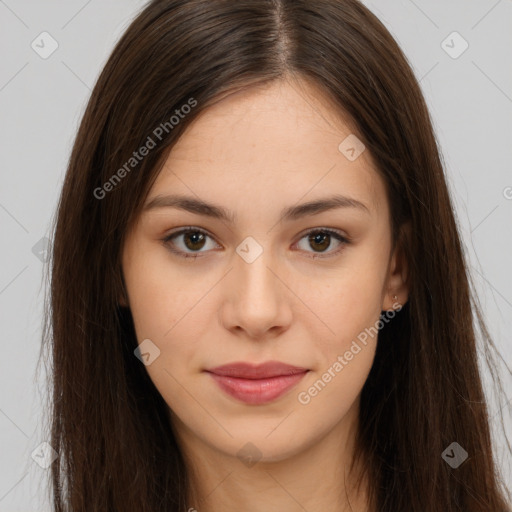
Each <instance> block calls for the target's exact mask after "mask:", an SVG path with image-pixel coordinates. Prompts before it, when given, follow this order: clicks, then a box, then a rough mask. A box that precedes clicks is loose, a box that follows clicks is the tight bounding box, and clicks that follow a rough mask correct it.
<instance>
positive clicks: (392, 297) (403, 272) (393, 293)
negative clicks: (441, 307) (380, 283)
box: [382, 221, 411, 311]
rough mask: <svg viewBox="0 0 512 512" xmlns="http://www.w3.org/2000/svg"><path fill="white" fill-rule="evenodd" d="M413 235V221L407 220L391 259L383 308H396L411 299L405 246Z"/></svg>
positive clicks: (401, 228) (402, 227) (401, 229)
mask: <svg viewBox="0 0 512 512" xmlns="http://www.w3.org/2000/svg"><path fill="white" fill-rule="evenodd" d="M410 236H411V223H410V221H408V222H406V223H405V224H403V225H402V226H401V227H400V230H399V236H398V240H397V243H396V245H395V249H394V251H393V255H392V257H391V261H390V264H389V273H388V278H387V282H386V286H385V296H384V299H383V303H382V310H383V311H386V310H389V311H391V310H396V309H397V308H398V307H400V306H403V305H404V304H405V303H406V302H407V300H408V299H409V281H410V279H409V265H408V261H407V257H406V251H405V247H407V244H408V241H409V240H410Z"/></svg>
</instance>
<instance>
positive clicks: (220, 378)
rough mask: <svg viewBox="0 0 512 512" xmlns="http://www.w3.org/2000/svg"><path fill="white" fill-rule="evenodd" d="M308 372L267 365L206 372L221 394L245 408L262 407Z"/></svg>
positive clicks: (242, 365)
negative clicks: (249, 406) (252, 405)
mask: <svg viewBox="0 0 512 512" xmlns="http://www.w3.org/2000/svg"><path fill="white" fill-rule="evenodd" d="M308 371H309V370H308V369H307V368H301V367H297V366H292V365H289V364H285V363H281V362H279V361H269V362H267V363H263V364H260V365H253V364H251V363H245V362H239V363H231V364H227V365H223V366H218V367H216V368H211V369H209V370H206V372H208V373H209V374H210V375H211V376H212V378H213V380H214V381H215V382H216V383H217V385H218V386H219V387H220V389H221V390H222V391H224V392H225V393H227V394H228V395H230V396H231V397H233V398H236V399H237V400H240V401H242V402H244V403H247V404H254V405H256V404H264V403H268V402H271V401H273V400H276V399H277V398H279V397H280V396H282V395H283V394H284V393H286V392H287V391H289V390H290V389H291V388H292V387H294V386H295V385H296V384H298V382H299V381H300V380H301V379H302V378H303V377H304V375H306V373H307V372H308Z"/></svg>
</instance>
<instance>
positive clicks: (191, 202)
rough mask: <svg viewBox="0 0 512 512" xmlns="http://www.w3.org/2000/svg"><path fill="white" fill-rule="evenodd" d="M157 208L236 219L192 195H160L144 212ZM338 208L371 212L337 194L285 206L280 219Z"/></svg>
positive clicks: (150, 202)
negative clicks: (176, 209)
mask: <svg viewBox="0 0 512 512" xmlns="http://www.w3.org/2000/svg"><path fill="white" fill-rule="evenodd" d="M157 208H178V209H181V210H185V211H188V212H191V213H196V214H198V215H204V216H206V217H212V218H214V219H219V220H223V221H226V222H228V223H230V224H234V223H235V221H236V214H234V213H233V212H231V211H230V210H227V209H226V208H223V207H222V206H217V205H215V204H212V203H208V202H206V201H202V200H200V199H197V198H195V197H192V196H183V195H165V196H162V195H158V196H155V197H154V198H153V199H151V200H150V201H148V202H147V203H146V204H145V205H144V212H147V211H150V210H154V209H157ZM337 208H356V209H358V210H360V211H363V212H365V213H367V214H370V210H369V209H368V207H367V206H366V205H365V204H364V203H362V202H361V201H358V200H357V199H354V198H351V197H347V196H343V195H339V194H337V195H333V196H329V197H326V198H322V199H316V200H314V201H309V202H307V203H302V204H299V205H294V206H289V207H287V208H284V209H283V210H282V211H281V215H280V219H281V221H291V220H296V219H299V218H301V217H306V216H309V215H317V214H319V213H323V212H326V211H328V210H333V209H337Z"/></svg>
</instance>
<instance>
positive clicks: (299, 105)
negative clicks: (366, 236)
mask: <svg viewBox="0 0 512 512" xmlns="http://www.w3.org/2000/svg"><path fill="white" fill-rule="evenodd" d="M352 126H353V125H352V123H351V122H350V120H349V119H347V118H342V117H341V115H340V113H339V109H338V110H335V107H334V105H332V103H330V101H329V99H328V98H326V97H325V96H323V95H322V94H321V93H320V91H319V90H318V89H316V88H315V87H314V85H312V84H310V83H307V82H301V83H290V82H288V81H276V82H272V83H270V84H266V85H264V86H254V87H250V88H247V89H243V90H241V91H238V92H236V93H234V94H231V95H229V96H227V97H225V98H223V99H221V100H220V101H218V102H217V103H215V104H214V105H212V106H210V107H208V108H206V109H205V110H204V111H203V112H201V113H200V114H199V115H198V117H197V118H195V119H194V121H193V122H192V123H191V124H190V125H189V126H188V127H187V129H186V130H185V132H184V133H183V134H182V135H181V137H180V139H179V140H178V141H177V143H176V144H175V145H174V147H173V149H172V150H171V152H170V154H169V156H168V158H167V161H166V162H165V165H164V167H163V169H162V172H161V173H160V175H159V176H158V178H157V180H156V182H155V184H154V185H153V188H152V190H151V192H150V196H152V197H154V196H155V195H158V194H165V193H172V192H176V191H180V192H187V193H188V194H190V193H192V194H196V195H197V196H199V197H202V198H205V199H206V198H208V197H211V196H215V197H218V198H219V200H221V201H223V203H225V204H226V205H227V206H228V205H230V204H231V205H235V204H238V205H239V206H240V207H244V206H245V207H247V206H249V205H250V204H253V205H256V204H257V205H259V206H260V207H263V208H267V209H268V207H269V206H270V205H273V204H277V203H280V204H282V203H286V204H290V203H293V202H297V201H299V200H300V199H301V198H302V199H303V200H311V199H315V198H316V197H318V196H324V195H325V194H326V193H340V194H345V195H350V196H353V197H354V198H356V199H358V200H360V201H361V202H364V203H365V204H367V206H368V208H369V209H371V210H372V211H373V212H374V213H379V212H380V211H381V210H382V209H383V208H386V207H387V204H386V199H385V186H384V182H383V180H382V178H381V176H380V174H379V173H378V172H377V170H376V166H375V165H374V161H373V159H372V157H371V155H370V154H369V152H368V151H367V150H365V151H363V152H362V153H361V154H360V156H358V157H357V158H356V159H355V160H350V159H349V158H347V156H346V154H345V153H344V152H343V151H342V150H343V149H344V148H345V147H346V145H347V143H343V141H345V140H347V141H349V142H353V141H354V140H357V139H354V137H357V135H356V134H355V133H354V129H353V127H352ZM342 143H343V144H342ZM340 144H342V150H340ZM352 145H353V144H352ZM233 207H234V206H233Z"/></svg>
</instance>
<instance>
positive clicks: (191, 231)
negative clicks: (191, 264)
mask: <svg viewBox="0 0 512 512" xmlns="http://www.w3.org/2000/svg"><path fill="white" fill-rule="evenodd" d="M180 238H181V239H182V240H181V241H180ZM208 239H212V238H211V236H210V235H209V234H208V233H206V232H205V231H203V230H201V229H198V228H193V227H190V228H185V229H181V230H180V231H176V232H174V233H171V234H170V235H169V236H167V237H165V238H164V239H163V242H164V243H165V244H166V245H167V246H168V247H169V250H170V251H171V252H173V253H175V254H177V255H178V256H181V257H183V258H197V257H198V256H200V255H201V253H203V252H207V251H203V250H202V249H204V248H205V247H206V246H207V245H208V243H207V242H208ZM175 240H176V241H175ZM214 246H215V244H214Z"/></svg>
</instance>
